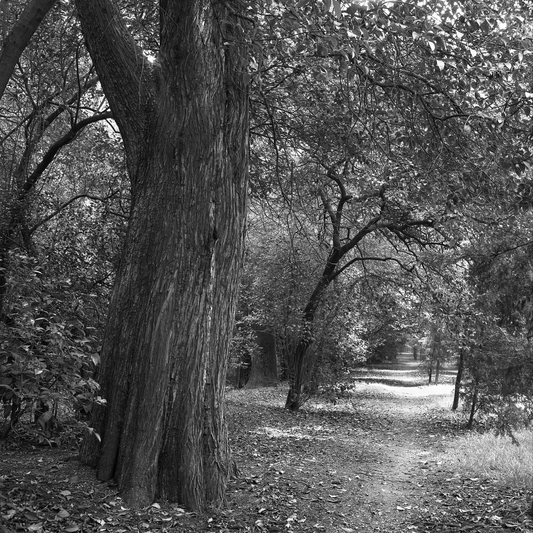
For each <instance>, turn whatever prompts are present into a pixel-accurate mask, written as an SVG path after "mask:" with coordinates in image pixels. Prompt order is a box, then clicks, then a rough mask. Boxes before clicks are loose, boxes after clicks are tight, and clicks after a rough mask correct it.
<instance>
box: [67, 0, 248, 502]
mask: <svg viewBox="0 0 533 533" xmlns="http://www.w3.org/2000/svg"><path fill="white" fill-rule="evenodd" d="M161 4H162V5H161V20H162V23H161V53H160V59H161V63H160V65H153V66H152V65H150V64H149V63H148V62H147V61H146V59H144V58H143V57H142V55H140V56H139V55H138V54H139V51H137V50H136V49H135V45H134V44H133V41H132V40H131V39H130V38H129V37H128V36H127V34H126V30H125V26H124V25H123V24H120V23H118V22H117V21H119V20H120V18H119V14H118V12H117V11H116V10H115V9H114V7H113V5H112V4H110V3H109V2H108V1H107V0H77V7H78V11H79V15H80V19H81V22H82V28H83V31H84V33H85V35H86V39H87V41H88V44H89V48H90V52H91V55H92V57H93V60H94V61H95V65H96V68H97V71H98V74H99V76H100V78H101V80H102V84H103V87H104V90H105V92H106V95H107V97H108V99H109V101H110V105H111V107H112V109H113V112H114V115H115V116H116V117H117V122H118V124H119V127H120V129H121V133H122V135H123V138H124V144H125V147H126V155H127V160H128V166H129V170H130V175H131V179H132V212H131V218H130V224H129V229H128V233H127V237H126V243H125V248H124V252H123V257H122V262H121V266H120V268H119V272H118V275H117V281H116V285H115V288H114V292H113V296H112V300H111V304H110V310H109V318H108V325H107V328H106V334H105V341H104V347H103V353H102V368H101V371H100V375H101V386H102V393H101V394H102V396H103V397H104V398H105V399H106V400H107V406H106V407H99V408H97V409H96V410H95V413H94V417H93V420H92V424H93V426H94V429H95V430H96V432H97V433H98V434H99V435H100V437H101V439H102V442H101V445H99V444H98V442H97V441H96V439H95V438H94V437H91V436H88V437H87V438H86V439H85V441H84V444H83V448H82V458H83V460H85V461H86V462H88V463H91V464H94V465H95V466H96V467H97V474H98V477H99V479H102V480H107V479H111V478H114V479H115V480H116V482H117V483H118V487H119V489H120V490H121V493H122V495H123V497H124V498H125V500H126V502H127V503H128V505H131V506H143V505H147V504H149V503H150V502H151V501H153V499H154V498H163V499H167V500H170V501H178V502H181V503H182V504H184V505H187V506H189V507H191V508H193V509H200V510H201V509H202V508H203V507H204V506H205V504H206V503H207V502H215V503H218V502H220V501H221V500H223V498H224V492H225V486H226V481H227V478H228V475H229V473H230V469H231V460H230V455H229V449H228V444H227V434H226V427H225V420H224V403H223V394H224V381H225V374H226V362H227V354H228V348H229V340H230V334H231V330H232V324H233V317H234V312H235V306H236V298H237V291H238V285H239V274H240V266H241V258H242V247H243V232H244V221H245V210H246V188H247V162H248V159H247V146H248V116H247V95H246V87H245V85H244V72H245V68H246V64H245V58H246V54H245V51H244V50H243V47H242V42H243V39H242V36H241V35H237V34H236V33H235V32H236V31H237V30H238V29H239V28H240V24H239V19H238V18H237V17H236V16H235V13H237V12H238V6H229V5H228V3H226V4H222V3H218V2H213V3H212V2H211V1H208V0H203V1H202V0H197V1H190V2H161ZM221 21H224V23H222V24H221ZM229 21H233V23H231V24H230V23H229ZM222 31H224V35H222ZM230 41H233V43H234V46H226V47H225V45H226V44H227V43H228V42H230ZM132 51H133V52H134V53H133V55H132V53H131V52H132Z"/></svg>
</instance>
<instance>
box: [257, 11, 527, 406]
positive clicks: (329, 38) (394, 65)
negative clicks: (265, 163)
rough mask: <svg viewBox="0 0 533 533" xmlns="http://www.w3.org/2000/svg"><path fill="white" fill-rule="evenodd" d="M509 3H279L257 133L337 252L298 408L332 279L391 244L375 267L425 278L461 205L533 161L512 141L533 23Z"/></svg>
mask: <svg viewBox="0 0 533 533" xmlns="http://www.w3.org/2000/svg"><path fill="white" fill-rule="evenodd" d="M502 4H503V5H502V13H504V15H502V19H501V20H500V19H497V18H495V17H494V12H493V11H492V10H491V9H489V8H488V6H486V5H485V4H483V3H479V4H478V3H476V4H469V5H468V6H464V5H463V4H459V3H455V2H451V3H445V4H443V3H441V2H430V3H427V4H424V5H420V4H419V3H410V2H404V3H399V4H398V3H396V4H386V3H370V4H368V5H367V4H364V5H363V4H361V5H355V4H352V5H347V6H344V5H343V4H341V3H340V2H336V1H333V2H323V3H321V2H317V3H315V2H299V3H298V4H297V6H296V7H295V8H294V7H293V6H292V5H290V3H287V5H285V4H283V3H282V4H281V5H282V6H283V7H285V8H286V9H285V10H283V7H280V5H278V4H277V5H276V8H275V13H273V14H275V15H277V18H276V19H275V21H273V22H271V23H270V25H269V26H265V28H268V29H267V30H265V32H266V31H269V32H274V33H275V35H276V39H268V38H267V36H266V35H265V36H264V37H265V38H264V41H263V43H270V42H271V43H272V45H271V47H270V48H269V53H268V54H264V55H263V56H262V58H261V60H260V61H258V62H257V65H256V76H257V78H258V79H260V82H261V84H260V87H259V95H258V97H257V104H258V105H260V106H262V107H261V108H260V109H261V112H257V111H256V114H257V119H256V124H254V129H253V131H254V133H256V134H257V135H260V136H262V138H263V140H262V143H263V144H265V143H267V144H268V143H270V146H271V149H272V156H271V158H270V159H271V161H273V162H274V165H275V169H274V170H275V173H274V176H276V177H277V181H278V182H279V183H280V184H282V186H285V191H286V192H285V195H286V196H287V198H289V203H290V202H291V201H292V197H291V196H290V194H289V193H288V192H287V191H289V190H290V191H291V193H292V192H295V193H296V194H298V195H301V196H304V195H309V196H308V198H309V197H313V196H314V197H318V198H319V199H320V200H321V201H322V204H323V214H324V217H323V218H324V220H326V222H329V227H327V228H325V230H324V231H322V230H321V229H318V227H317V229H316V233H317V234H318V235H320V234H322V235H323V236H326V237H327V238H324V244H325V246H326V248H327V249H328V250H329V255H328V256H327V257H326V258H325V260H324V268H323V272H322V275H321V277H320V280H319V281H317V283H316V286H315V289H314V290H312V291H311V294H310V297H309V300H308V302H307V304H305V305H304V307H303V309H302V317H301V335H300V341H299V342H298V343H297V344H296V348H294V351H293V354H292V358H291V360H292V361H294V368H293V369H292V375H291V389H290V392H289V395H288V398H287V407H288V408H289V409H298V408H299V406H300V405H301V399H300V397H299V396H300V391H301V388H302V386H303V385H304V379H303V378H302V376H303V374H307V375H309V374H310V372H308V371H307V370H305V372H304V368H305V367H306V366H307V364H308V362H309V361H307V357H306V353H307V350H308V348H309V346H310V345H311V344H312V342H313V322H314V316H315V313H316V310H317V309H318V307H319V306H320V305H321V302H322V298H323V297H324V295H325V294H326V291H327V289H328V287H329V283H330V281H331V279H335V278H336V277H337V276H338V275H339V274H340V273H341V272H344V271H345V270H346V268H347V267H351V266H353V265H356V264H358V263H359V262H361V261H364V260H365V254H364V250H363V249H364V248H365V246H364V244H365V243H367V242H368V240H372V239H374V238H376V239H383V240H385V241H387V242H388V243H389V245H390V252H391V253H390V254H389V256H388V257H383V256H381V257H379V258H377V259H379V260H394V259H396V260H398V258H400V257H404V258H407V257H408V258H409V259H408V261H407V265H404V266H406V267H407V268H409V269H412V271H413V273H415V272H416V273H418V272H419V271H420V268H419V267H420V263H421V261H422V259H423V255H424V254H423V251H424V248H426V249H427V248H429V247H431V246H435V245H436V244H437V242H438V243H440V244H441V245H442V246H450V244H451V245H452V246H453V237H452V235H451V234H450V233H448V226H452V225H453V221H452V219H453V218H455V217H456V216H457V214H456V212H455V211H454V207H453V206H454V204H458V203H464V202H468V201H470V200H474V199H475V198H476V197H477V195H478V194H479V190H480V189H481V190H483V193H484V194H486V195H487V196H486V197H485V198H489V197H491V194H492V193H491V192H490V185H489V183H490V177H491V176H492V175H493V173H494V174H498V173H499V172H500V167H502V166H504V165H506V166H507V167H508V168H509V167H513V168H517V167H521V166H524V165H525V161H527V160H528V158H529V157H530V156H529V151H528V150H527V149H525V148H524V145H520V146H518V147H517V146H516V145H515V143H514V142H513V140H512V139H514V141H516V139H517V137H521V138H522V139H525V135H526V131H527V129H526V128H524V127H523V124H520V120H519V118H520V117H521V116H525V115H527V113H528V109H529V107H528V106H529V99H530V97H531V94H530V93H528V92H527V89H526V88H525V87H526V85H525V84H524V83H523V81H522V80H523V77H522V76H523V72H524V68H525V67H526V66H527V65H528V62H529V57H528V54H529V52H528V50H527V45H524V43H523V42H522V40H520V39H519V37H518V32H517V31H516V30H517V28H518V27H520V26H521V24H522V23H523V21H524V19H523V17H521V15H520V10H519V8H518V7H517V6H516V5H515V4H512V5H511V4H509V3H506V2H502ZM280 10H281V11H280ZM503 17H505V18H506V20H505V21H504V20H503ZM273 18H274V17H273ZM276 21H277V22H276ZM511 26H512V30H510V31H506V29H507V28H510V27H511ZM264 46H267V45H266V44H264ZM517 50H519V52H516V51H517ZM496 70H498V74H497V75H495V71H496ZM503 87H505V89H503ZM502 89H503V91H502ZM503 94H507V95H508V96H509V98H510V100H509V99H507V97H500V95H503ZM511 101H512V102H513V104H512V105H510V102H511ZM511 108H512V109H511ZM487 154H490V155H489V157H487ZM511 154H512V155H511ZM297 172H299V173H300V175H305V176H306V177H307V179H306V181H298V182H296V181H295V180H294V179H293V176H294V175H295V174H297ZM280 176H283V177H282V178H281V179H280ZM267 183H268V185H269V186H272V185H275V183H276V180H275V179H270V180H267ZM263 190H268V186H265V185H264V186H263ZM289 209H290V208H289ZM462 222H465V220H464V219H462ZM324 226H326V224H324ZM432 229H433V230H438V231H432ZM439 231H440V232H441V234H440V236H439ZM354 236H355V237H354ZM328 238H329V240H330V242H329V243H327V242H326V241H327V239H328Z"/></svg>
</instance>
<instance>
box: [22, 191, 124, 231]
mask: <svg viewBox="0 0 533 533" xmlns="http://www.w3.org/2000/svg"><path fill="white" fill-rule="evenodd" d="M119 192H120V191H119V190H118V189H117V190H114V191H112V192H111V194H109V195H107V196H103V197H102V196H94V195H92V194H85V193H84V194H77V195H76V196H73V197H72V198H70V199H69V200H67V201H66V202H63V203H62V204H61V205H60V206H59V207H58V208H57V209H54V211H52V213H50V214H49V215H47V216H46V217H44V218H43V219H42V220H40V221H39V222H37V223H36V224H34V225H33V226H32V227H31V228H30V229H29V230H28V233H29V234H30V235H32V234H33V233H34V232H35V231H36V230H37V229H38V228H40V227H41V226H42V225H43V224H46V223H47V222H48V221H49V220H52V219H53V218H54V217H56V216H57V215H59V213H61V211H63V209H65V208H67V207H68V206H69V205H70V204H73V203H74V202H75V201H76V200H80V199H81V198H88V199H89V200H96V201H99V202H105V201H106V200H110V199H111V198H113V196H116V195H117V194H118V193H119ZM116 214H118V213H116ZM120 216H122V215H120Z"/></svg>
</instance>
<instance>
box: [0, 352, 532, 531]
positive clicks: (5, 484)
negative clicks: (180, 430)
mask: <svg viewBox="0 0 533 533" xmlns="http://www.w3.org/2000/svg"><path fill="white" fill-rule="evenodd" d="M355 378H356V381H354V387H353V389H351V390H350V393H349V394H347V395H345V396H346V397H343V398H341V399H339V400H338V401H336V402H333V401H331V400H332V398H331V397H327V396H324V397H321V398H318V399H317V400H315V401H313V402H310V403H309V404H308V405H306V406H305V408H304V409H303V410H302V411H300V412H298V413H291V412H288V411H286V410H285V409H283V405H284V399H285V394H286V388H285V387H282V386H280V387H273V388H267V389H258V390H233V391H229V392H228V421H229V427H230V435H231V439H232V449H233V453H234V457H235V461H236V464H237V465H238V469H239V474H238V476H236V477H235V479H233V480H232V481H231V483H230V486H229V493H228V504H227V506H226V508H225V509H223V510H212V511H211V512H209V513H207V514H205V515H202V516H199V515H196V514H194V513H189V512H188V511H187V510H186V509H183V508H181V507H180V506H178V505H173V504H167V503H165V502H159V503H157V504H154V505H152V506H150V507H147V508H145V509H142V510H130V509H127V508H125V506H124V505H123V502H122V501H121V499H120V497H119V496H118V494H117V492H116V488H115V487H114V486H113V485H112V484H108V483H100V482H98V481H96V480H95V478H94V474H93V472H92V470H91V469H89V468H87V467H84V466H82V465H80V463H79V462H78V460H77V450H76V447H75V446H74V444H75V443H72V446H64V447H61V448H56V449H54V448H47V447H40V446H36V445H32V444H31V443H28V442H26V441H24V440H22V439H20V438H19V439H17V438H15V437H16V436H14V438H13V439H12V440H10V441H8V442H7V443H5V444H4V447H3V449H1V450H0V533H12V532H15V531H17V532H18V531H35V532H38V533H39V532H42V533H46V532H59V531H66V532H75V531H87V532H98V531H101V532H115V533H122V532H127V531H136V532H145V533H149V532H152V531H168V532H183V533H187V532H192V531H212V532H281V531H285V532H295V533H296V532H326V533H341V532H344V533H350V532H355V531H357V532H393V533H400V532H402V533H405V532H409V531H413V532H424V533H429V532H446V531H450V532H461V531H469V532H491V533H492V532H493V533H497V532H500V531H507V532H509V531H520V532H528V531H530V532H531V531H533V519H532V517H531V516H530V515H529V514H528V507H529V504H530V503H529V502H530V498H531V495H530V494H528V492H530V491H528V489H527V488H511V487H507V486H505V485H502V484H501V482H500V481H498V480H497V479H496V477H491V476H487V474H486V473H485V474H484V476H477V475H473V474H472V472H467V471H462V470H458V469H457V467H456V466H455V465H454V464H452V462H451V461H448V459H447V458H448V457H449V451H450V450H453V447H454V443H456V442H457V439H458V437H459V436H460V435H461V434H462V433H464V430H462V425H461V420H460V419H459V417H458V416H457V415H453V414H452V413H451V412H450V410H449V407H450V403H451V392H452V390H451V389H452V385H451V382H450V381H448V382H446V383H443V384H440V385H425V384H424V377H423V376H421V375H420V374H419V372H418V370H417V363H416V362H414V361H410V360H408V359H407V357H403V358H401V359H400V361H399V362H397V363H396V364H394V365H388V366H387V365H386V366H382V367H381V368H375V369H371V370H368V371H367V370H365V371H361V372H360V373H358V374H357V375H356V376H355Z"/></svg>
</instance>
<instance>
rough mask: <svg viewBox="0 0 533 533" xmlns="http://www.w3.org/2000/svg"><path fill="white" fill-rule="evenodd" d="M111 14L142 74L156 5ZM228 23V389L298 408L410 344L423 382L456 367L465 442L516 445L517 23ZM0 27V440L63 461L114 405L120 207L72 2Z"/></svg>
mask: <svg viewBox="0 0 533 533" xmlns="http://www.w3.org/2000/svg"><path fill="white" fill-rule="evenodd" d="M39 3H40V4H41V7H42V6H44V4H48V6H47V7H46V10H49V11H48V13H47V14H46V16H45V17H44V18H43V19H42V22H40V24H38V27H36V31H35V33H34V34H33V36H32V37H31V40H30V41H29V42H28V44H27V45H26V46H24V47H23V51H22V53H21V54H19V55H18V56H17V57H16V60H15V62H14V63H13V70H12V71H9V69H7V67H6V69H4V68H3V67H4V66H8V65H9V64H10V61H12V58H13V50H14V49H16V46H17V43H20V39H21V38H22V36H23V35H24V33H23V31H22V30H23V29H26V30H27V29H28V28H29V24H27V23H26V25H25V26H24V28H23V29H21V28H20V27H19V26H17V21H19V22H21V23H24V19H23V14H25V13H27V11H26V10H27V9H29V8H31V7H32V6H33V5H34V4H39ZM115 4H116V5H117V6H118V7H119V9H120V12H121V14H122V16H123V18H124V20H125V24H126V26H127V28H128V30H129V31H130V32H131V34H132V35H133V36H134V39H135V42H136V43H137V44H138V45H139V46H141V47H142V49H143V51H144V52H143V53H144V60H146V61H148V62H149V63H154V64H157V61H158V55H157V54H158V47H159V41H158V39H159V37H158V31H157V26H158V20H159V19H158V9H159V7H158V3H157V2H155V1H146V0H144V1H141V0H119V1H117V2H115ZM241 7H242V6H241ZM242 13H243V14H242V15H241V16H240V19H239V20H242V21H243V24H245V23H246V24H247V25H249V29H248V33H247V36H246V47H247V51H248V53H249V65H248V69H247V71H246V73H245V74H244V75H243V79H242V80H241V81H242V82H243V83H244V84H245V85H246V87H247V90H248V91H249V101H250V155H249V159H250V184H249V198H248V217H247V227H246V237H245V240H246V246H245V252H244V266H243V275H242V280H241V283H240V297H239V303H238V309H237V314H236V321H235V327H234V330H233V340H232V344H231V350H230V356H229V366H228V379H227V385H228V386H231V387H236V388H240V387H243V386H246V387H259V386H265V385H272V384H276V383H278V382H279V381H280V380H289V383H290V389H289V396H288V397H287V407H288V408H289V409H290V410H298V409H299V408H300V407H301V406H303V405H304V404H305V403H306V402H307V401H308V399H309V398H310V397H311V396H313V395H317V394H318V395H321V394H322V395H327V396H328V397H331V398H333V399H334V398H336V397H342V394H343V391H344V388H345V387H346V385H345V383H346V379H347V376H349V373H350V372H351V371H352V370H353V369H354V368H357V367H360V366H362V365H364V364H365V363H366V362H368V361H370V362H383V361H387V360H393V359H394V358H395V357H396V354H397V353H398V352H399V351H400V350H403V349H405V347H408V349H409V350H411V351H412V352H413V358H419V359H420V360H421V361H422V363H423V364H424V365H425V368H426V370H427V374H428V376H429V381H431V380H432V379H434V377H435V374H437V375H438V372H439V366H440V365H441V364H444V363H449V362H452V363H453V364H456V365H457V376H456V382H455V383H456V393H457V395H456V398H455V402H454V408H457V407H458V406H459V394H461V395H462V399H463V403H462V405H463V406H464V408H465V409H466V413H467V419H466V420H467V424H468V425H469V426H473V425H474V424H476V423H477V424H481V425H482V426H483V427H492V428H495V429H496V431H497V432H499V433H502V434H511V435H512V434H513V431H515V430H516V429H518V428H521V427H523V426H524V425H527V424H528V423H529V422H530V421H531V419H532V418H533V401H532V399H533V379H532V376H533V356H532V350H531V342H530V337H531V331H532V311H533V307H532V291H533V260H532V249H533V236H532V231H533V210H532V208H533V176H532V172H531V158H532V148H531V134H532V131H533V130H532V105H533V85H532V79H533V78H532V72H533V41H532V31H533V25H532V23H533V12H532V6H531V5H530V4H529V3H528V2H522V1H508V0H501V1H500V2H498V3H497V5H496V4H495V3H494V2H486V3H485V2H481V1H472V2H470V1H464V2H440V1H438V0H434V1H427V2H425V1H420V2H401V3H397V2H369V3H363V2H353V3H349V2H339V1H337V0H325V1H317V2H313V1H308V0H300V1H299V2H293V1H291V0H287V1H285V0H283V1H280V2H273V1H269V0H265V1H264V2H250V3H246V5H243V12H242ZM1 17H2V21H1V25H2V36H1V38H2V55H1V56H0V71H1V72H2V73H8V72H9V73H10V75H9V76H4V78H5V79H4V80H1V79H0V81H2V82H5V83H3V84H0V87H1V88H2V91H3V92H2V93H1V100H0V151H1V159H0V398H1V400H2V412H1V413H0V423H1V424H2V425H1V429H0V434H1V437H2V438H4V439H5V438H7V437H8V436H9V434H10V432H11V431H12V429H14V428H17V427H18V426H19V425H20V424H23V423H25V424H27V427H32V428H33V429H32V431H33V432H34V435H35V437H36V438H37V439H39V440H41V441H42V442H46V443H49V444H50V443H52V444H53V443H55V444H59V443H60V442H61V433H62V429H63V424H64V423H65V420H76V421H77V422H79V423H80V424H83V425H86V426H87V427H90V426H91V424H90V416H91V410H92V409H93V407H94V405H95V404H97V405H98V404H102V402H104V401H105V398H102V397H101V394H100V390H99V385H98V366H99V362H100V349H101V345H102V342H103V332H104V325H105V323H106V319H107V318H106V317H107V314H108V313H107V311H108V305H109V300H110V296H111V293H112V288H113V283H114V279H115V275H116V272H117V269H118V266H119V263H120V261H121V259H120V257H121V250H122V247H123V243H124V239H125V235H126V232H127V228H128V221H129V218H130V213H131V209H132V206H131V187H130V181H129V178H128V172H127V164H126V160H125V156H124V148H123V145H122V140H121V135H120V133H119V130H118V128H117V125H116V123H115V122H114V120H113V114H112V112H111V110H110V109H109V105H108V101H107V99H106V97H105V95H104V92H103V89H102V86H101V84H100V82H99V78H98V76H97V73H96V70H95V68H94V65H93V63H92V61H91V58H90V56H89V54H88V51H87V49H86V47H85V44H84V38H83V36H82V33H81V30H80V27H79V22H78V19H77V17H76V12H75V6H74V4H73V3H72V2H69V1H66V0H63V1H58V2H22V1H18V0H10V1H4V2H3V3H2V13H1ZM33 20H35V19H33ZM224 46H229V47H231V46H232V44H231V43H230V44H229V45H228V43H225V45H224ZM15 55H16V53H15ZM192 205H194V198H193V199H192V200H191V206H192ZM215 239H216V237H215ZM147 327H149V325H147Z"/></svg>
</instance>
